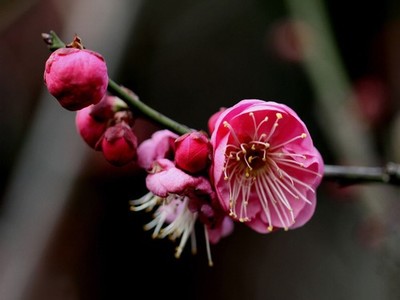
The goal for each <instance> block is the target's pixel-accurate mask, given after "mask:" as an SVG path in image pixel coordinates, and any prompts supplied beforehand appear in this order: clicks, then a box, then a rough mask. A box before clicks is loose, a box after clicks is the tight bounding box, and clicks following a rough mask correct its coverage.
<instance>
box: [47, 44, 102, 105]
mask: <svg viewBox="0 0 400 300" xmlns="http://www.w3.org/2000/svg"><path fill="white" fill-rule="evenodd" d="M44 82H45V84H46V86H47V89H48V91H49V93H50V94H52V95H53V96H54V97H55V98H56V99H57V100H58V101H59V102H60V104H61V106H62V107H64V108H65V109H68V110H79V109H82V108H84V107H87V106H89V105H90V104H96V103H97V102H99V101H100V100H101V99H102V98H103V97H104V95H105V93H106V90H107V85H108V74H107V66H106V63H105V61H104V59H103V57H102V56H101V55H100V54H98V53H96V52H94V51H90V50H86V49H76V48H60V49H58V50H56V51H54V52H53V53H52V54H51V55H50V57H49V58H48V60H47V61H46V67H45V71H44Z"/></svg>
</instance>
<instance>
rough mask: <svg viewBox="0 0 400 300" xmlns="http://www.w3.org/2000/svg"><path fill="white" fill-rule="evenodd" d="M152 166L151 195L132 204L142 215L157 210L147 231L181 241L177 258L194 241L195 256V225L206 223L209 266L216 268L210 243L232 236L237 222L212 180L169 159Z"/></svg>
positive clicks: (148, 182)
mask: <svg viewBox="0 0 400 300" xmlns="http://www.w3.org/2000/svg"><path fill="white" fill-rule="evenodd" d="M152 165H153V169H152V170H151V171H149V175H148V176H147V178H146V186H147V188H148V189H149V193H148V194H146V195H145V196H143V197H141V198H140V199H137V200H132V201H131V205H132V206H131V209H132V210H133V211H139V210H152V209H153V208H154V207H157V209H156V211H155V213H154V219H153V220H152V221H151V222H149V223H148V224H146V225H145V229H146V230H151V229H154V231H153V235H152V236H153V238H164V237H167V236H168V237H169V238H170V239H172V240H176V239H177V238H179V239H180V241H179V245H178V247H177V248H176V251H175V257H177V258H179V257H180V255H181V253H182V251H183V249H184V247H185V245H186V243H187V241H188V239H189V238H191V239H192V247H193V248H192V252H194V253H195V252H196V251H197V250H196V248H195V246H194V245H195V244H196V242H195V239H196V238H195V230H194V225H195V223H196V222H197V221H199V222H201V223H203V226H204V234H205V239H206V248H207V255H208V260H209V265H212V264H213V263H212V259H211V252H210V245H209V243H210V242H211V243H212V244H215V243H217V242H218V241H219V240H220V239H221V238H222V237H225V236H227V235H229V234H230V233H231V232H232V230H233V222H232V220H231V219H230V218H229V217H228V216H227V215H226V214H225V212H224V211H223V210H222V208H221V207H220V206H219V203H218V201H217V200H216V194H215V192H214V191H213V189H212V186H211V184H210V182H209V180H208V179H207V178H206V177H202V176H198V177H195V176H192V175H189V174H187V173H185V172H184V171H182V170H180V169H178V168H177V167H176V166H175V164H174V163H173V162H172V161H170V160H168V159H164V158H163V159H159V160H156V161H155V162H154V163H153V164H152Z"/></svg>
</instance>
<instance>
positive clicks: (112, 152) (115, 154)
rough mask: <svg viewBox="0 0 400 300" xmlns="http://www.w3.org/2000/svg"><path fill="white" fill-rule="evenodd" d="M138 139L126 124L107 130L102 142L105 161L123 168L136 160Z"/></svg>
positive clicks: (118, 124)
mask: <svg viewBox="0 0 400 300" xmlns="http://www.w3.org/2000/svg"><path fill="white" fill-rule="evenodd" d="M136 148H137V137H136V135H135V134H134V133H133V131H132V128H131V127H130V126H129V125H128V124H126V123H125V122H121V123H117V124H115V125H114V126H112V127H109V128H107V130H106V132H105V133H104V137H103V140H102V142H101V150H102V151H103V155H104V157H105V159H106V160H107V161H108V162H110V163H111V164H113V165H115V166H123V165H126V164H127V163H129V162H132V161H134V160H135V159H136Z"/></svg>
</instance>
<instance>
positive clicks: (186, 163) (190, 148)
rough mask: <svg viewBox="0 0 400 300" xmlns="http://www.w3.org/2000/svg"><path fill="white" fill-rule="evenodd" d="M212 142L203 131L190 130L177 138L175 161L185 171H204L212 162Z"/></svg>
mask: <svg viewBox="0 0 400 300" xmlns="http://www.w3.org/2000/svg"><path fill="white" fill-rule="evenodd" d="M210 149H211V148H210V142H209V140H208V137H207V136H206V134H204V133H202V132H198V131H195V132H190V133H187V134H184V135H182V136H181V137H179V138H177V139H176V140H175V163H176V165H177V166H178V167H179V168H181V169H182V170H184V171H187V172H189V173H197V172H200V171H203V170H204V169H205V168H206V167H207V166H208V164H209V162H210Z"/></svg>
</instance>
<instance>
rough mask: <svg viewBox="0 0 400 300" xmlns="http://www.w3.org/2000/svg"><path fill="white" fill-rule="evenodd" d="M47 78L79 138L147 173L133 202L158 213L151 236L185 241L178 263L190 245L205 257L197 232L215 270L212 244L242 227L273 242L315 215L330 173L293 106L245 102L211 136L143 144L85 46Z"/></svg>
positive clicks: (214, 125) (165, 134) (217, 118)
mask: <svg viewBox="0 0 400 300" xmlns="http://www.w3.org/2000/svg"><path fill="white" fill-rule="evenodd" d="M44 76H45V83H46V85H47V87H48V89H49V92H50V93H51V94H52V95H54V96H55V97H56V99H57V100H58V101H59V102H60V104H61V105H62V106H63V107H65V108H66V109H68V110H74V111H76V126H77V129H78V132H79V133H80V135H81V136H82V138H83V140H84V141H85V142H86V143H87V144H88V145H89V146H90V147H91V148H93V149H95V150H97V151H102V152H103V154H104V157H105V159H106V160H107V161H109V162H110V163H112V164H113V165H116V166H122V165H125V164H127V163H130V162H132V161H136V162H137V165H138V166H140V167H141V168H143V169H144V170H146V171H147V172H148V174H147V177H146V187H147V189H148V193H147V194H146V195H144V196H143V197H141V198H139V199H136V200H131V201H130V204H131V210H132V211H142V210H145V211H152V212H153V219H152V221H150V222H149V223H148V224H146V225H145V229H147V230H152V231H153V234H152V236H153V237H154V238H164V237H169V238H170V239H172V240H179V244H178V246H177V248H176V252H175V256H176V257H180V255H181V253H182V251H183V249H184V248H185V245H186V243H187V241H188V240H189V238H190V239H192V243H191V244H192V252H196V246H195V245H196V237H195V236H196V235H195V231H196V230H195V224H196V223H200V224H201V225H202V226H203V229H204V235H205V240H206V246H207V247H206V248H207V254H208V261H209V265H212V264H213V262H212V259H211V253H210V244H215V243H217V242H219V241H220V239H221V238H222V237H225V236H227V235H229V234H230V233H231V232H232V230H233V224H234V223H235V222H241V223H244V224H246V225H247V226H249V227H250V228H251V229H253V230H255V231H257V232H259V233H269V232H272V231H275V230H277V229H284V230H289V229H293V228H298V227H300V226H302V225H304V224H305V223H306V222H308V221H309V220H310V218H311V216H312V215H313V213H314V210H315V206H316V191H315V189H316V188H317V186H318V185H319V184H320V182H321V179H322V174H323V171H324V170H323V168H324V164H323V160H322V157H321V155H320V153H319V152H318V150H317V149H316V148H315V147H314V145H313V142H312V139H311V137H310V134H309V132H308V130H307V127H306V126H305V124H304V122H303V121H302V120H301V119H300V118H299V116H298V115H297V114H296V113H295V112H294V111H293V110H292V109H290V108H289V107H287V106H286V105H284V104H280V103H276V102H272V101H264V100H259V99H245V100H241V101H239V102H238V103H237V104H235V105H234V106H232V107H229V108H221V109H220V110H219V111H218V112H216V113H215V114H213V115H212V116H211V118H210V119H209V121H208V132H206V131H198V130H191V129H188V130H186V133H184V134H182V133H181V135H178V134H176V133H174V132H172V131H170V130H168V129H161V130H159V131H156V132H154V133H153V135H152V136H151V137H150V138H149V139H147V140H144V141H143V142H141V143H140V144H138V141H137V138H136V135H135V133H134V130H133V126H134V123H135V118H134V116H133V114H132V111H131V110H130V109H129V107H128V106H127V105H126V104H125V102H123V101H122V100H121V99H119V98H118V97H116V96H113V95H111V94H107V93H106V87H107V83H108V81H107V80H108V76H107V68H106V66H105V63H104V59H102V57H101V56H100V55H99V54H97V53H95V52H93V51H88V50H85V49H83V47H81V44H80V40H79V39H75V41H74V42H73V43H72V45H71V46H70V47H69V48H62V49H59V50H57V51H55V52H54V53H53V54H52V55H51V56H50V58H49V59H48V61H47V63H46V70H45V75H44ZM125 93H128V94H129V93H131V92H129V91H127V90H125ZM132 96H133V97H135V95H133V94H132ZM154 118H155V117H153V119H154Z"/></svg>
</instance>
